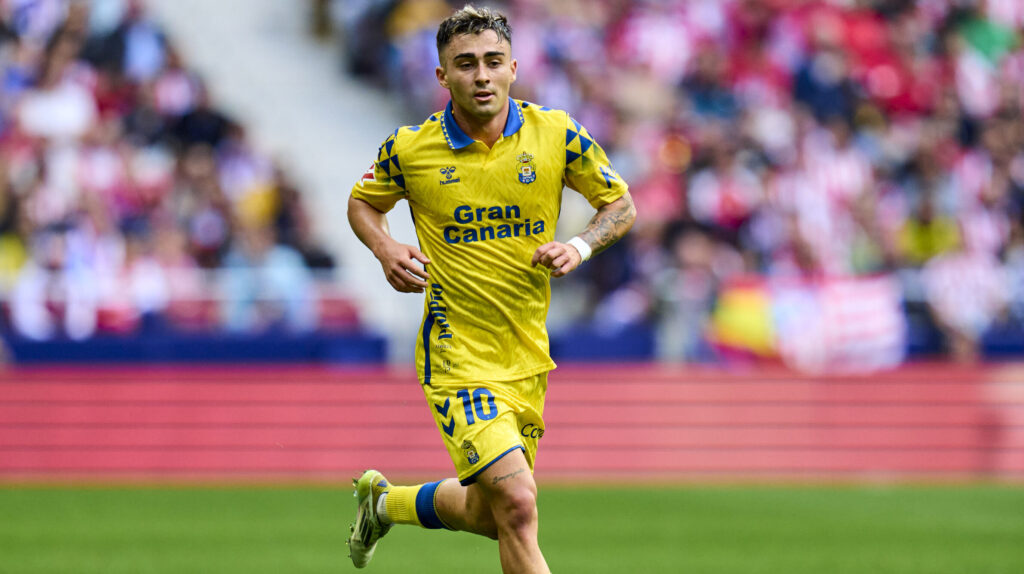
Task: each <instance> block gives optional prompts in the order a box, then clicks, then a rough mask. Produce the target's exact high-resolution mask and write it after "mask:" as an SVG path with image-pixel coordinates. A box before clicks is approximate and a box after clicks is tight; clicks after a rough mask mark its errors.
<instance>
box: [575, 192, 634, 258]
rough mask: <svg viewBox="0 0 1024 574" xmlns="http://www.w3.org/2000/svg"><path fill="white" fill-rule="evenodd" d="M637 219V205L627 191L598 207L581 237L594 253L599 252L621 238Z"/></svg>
mask: <svg viewBox="0 0 1024 574" xmlns="http://www.w3.org/2000/svg"><path fill="white" fill-rule="evenodd" d="M620 200H622V201H620ZM635 219H636V206H635V205H633V198H631V197H630V196H629V194H628V193H627V194H626V195H624V196H622V197H621V198H619V200H616V201H613V202H611V203H609V204H608V205H605V206H604V207H602V208H601V209H598V210H597V213H596V214H594V217H593V218H591V220H590V223H588V224H587V228H586V229H584V230H583V233H580V239H582V240H584V241H586V242H587V244H588V245H590V247H591V248H593V250H594V253H598V252H600V251H603V250H605V249H607V248H608V247H611V245H612V244H614V243H615V242H616V241H618V240H619V239H621V238H622V236H623V235H625V234H626V232H627V231H629V229H630V228H631V227H633V221H634V220H635Z"/></svg>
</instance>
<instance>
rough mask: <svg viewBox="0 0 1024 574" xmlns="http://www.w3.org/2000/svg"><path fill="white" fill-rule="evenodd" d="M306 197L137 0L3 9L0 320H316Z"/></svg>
mask: <svg viewBox="0 0 1024 574" xmlns="http://www.w3.org/2000/svg"><path fill="white" fill-rule="evenodd" d="M333 265H334V262H333V261H332V258H331V257H330V256H329V255H328V254H326V253H325V252H324V251H323V250H322V249H320V248H319V247H318V246H317V245H316V244H315V242H314V241H313V239H312V235H311V229H310V222H309V218H308V216H307V213H306V212H305V210H304V206H303V201H302V197H301V194H300V192H299V190H298V188H297V187H296V186H295V185H294V183H293V182H292V181H291V180H290V179H289V177H288V175H287V174H286V173H285V171H284V170H283V169H282V166H280V165H279V164H278V163H277V162H275V160H274V159H272V158H270V157H267V156H266V155H265V154H263V153H261V152H260V151H259V150H257V149H256V148H255V146H254V145H253V142H252V141H251V138H250V137H249V136H248V135H247V133H246V130H245V127H244V126H243V125H241V124H240V123H239V122H237V121H235V120H234V119H233V118H232V117H231V116H230V114H229V113H227V112H226V111H224V110H222V109H220V108H219V107H218V106H217V105H216V104H215V103H214V102H213V101H212V100H211V97H210V94H209V92H208V90H207V87H206V86H205V85H204V82H203V80H202V78H200V77H199V75H197V74H196V73H195V72H194V71H192V70H190V69H189V68H188V66H187V65H186V63H185V62H183V61H182V58H181V55H180V53H179V52H178V51H177V49H176V47H175V45H174V44H173V42H172V41H171V40H170V39H169V38H168V37H167V36H166V35H165V33H164V32H163V31H162V30H161V28H160V26H159V25H157V24H156V23H155V22H154V21H153V20H152V19H151V18H150V17H149V16H148V15H147V13H146V11H145V9H144V6H143V5H142V3H141V2H140V1H139V0H92V1H86V0H0V303H6V304H5V306H4V311H5V312H4V314H3V316H2V318H0V325H3V326H5V327H6V329H7V332H10V331H11V330H13V332H16V333H18V334H19V335H21V336H24V337H28V338H31V339H38V340H43V339H50V338H54V337H67V338H73V339H84V338H88V337H91V336H93V335H95V334H102V333H122V334H123V333H138V332H144V331H147V330H149V331H155V332H165V331H167V330H171V331H179V330H204V329H214V330H227V331H232V332H248V333H251V332H261V331H266V330H269V329H286V330H290V331H294V332H303V331H308V330H310V329H312V328H314V327H315V326H316V325H317V313H318V310H317V305H316V297H315V291H316V289H315V287H316V286H315V280H314V270H330V269H331V268H332V267H333Z"/></svg>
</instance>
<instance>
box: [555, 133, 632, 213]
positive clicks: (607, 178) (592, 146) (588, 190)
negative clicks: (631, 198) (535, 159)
mask: <svg viewBox="0 0 1024 574" xmlns="http://www.w3.org/2000/svg"><path fill="white" fill-rule="evenodd" d="M565 184H566V185H567V186H569V187H571V188H572V189H575V190H576V191H578V192H580V193H581V194H582V195H583V197H586V198H587V201H589V202H590V205H592V206H593V207H594V208H595V209H596V208H600V207H601V206H603V205H606V204H608V203H611V202H613V201H615V200H616V199H618V198H620V197H622V196H623V195H625V193H626V191H627V189H628V187H627V186H626V182H624V181H623V180H622V178H621V177H620V176H619V174H618V173H616V172H615V170H614V169H612V165H611V162H609V161H608V156H607V155H606V154H605V153H604V150H603V149H601V146H600V145H598V144H597V142H596V141H594V138H593V137H592V136H591V135H590V132H588V131H587V129H586V128H584V127H583V126H581V125H580V124H579V122H577V121H576V120H574V119H572V117H570V116H569V115H568V114H566V124H565Z"/></svg>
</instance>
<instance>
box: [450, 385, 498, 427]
mask: <svg viewBox="0 0 1024 574" xmlns="http://www.w3.org/2000/svg"><path fill="white" fill-rule="evenodd" d="M456 396H457V397H458V398H459V400H461V401H462V408H463V410H465V411H466V424H467V425H471V424H473V423H475V422H476V419H480V420H482V421H489V420H491V419H493V418H494V417H496V416H498V407H497V405H495V404H494V395H493V394H491V391H489V390H487V389H485V388H483V387H481V388H479V389H474V390H473V397H472V398H470V396H469V390H468V389H459V392H458V393H456ZM485 399H486V401H487V407H486V408H484V400H485ZM474 414H475V415H476V416H475V417H474V416H473V415H474Z"/></svg>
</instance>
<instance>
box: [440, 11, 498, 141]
mask: <svg viewBox="0 0 1024 574" xmlns="http://www.w3.org/2000/svg"><path fill="white" fill-rule="evenodd" d="M437 81H438V82H440V83H441V87H443V88H445V89H446V90H448V91H449V92H450V93H451V96H452V104H453V106H455V107H457V108H459V109H460V110H461V111H462V112H464V113H465V115H466V116H469V117H470V118H473V119H475V120H477V121H480V122H484V123H485V122H487V121H489V120H491V119H493V118H494V117H496V116H497V115H498V114H500V113H501V112H502V111H504V110H505V106H506V104H507V102H508V91H509V88H510V87H511V86H512V82H515V81H516V61H515V60H513V59H512V47H511V46H510V45H509V43H508V42H506V41H505V40H504V39H502V38H501V37H500V36H498V34H497V32H495V31H493V30H485V31H483V32H481V33H480V34H463V35H461V36H456V37H454V38H452V41H451V43H449V44H448V45H447V46H446V47H445V49H444V51H443V52H442V54H441V66H440V67H438V68H437Z"/></svg>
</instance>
